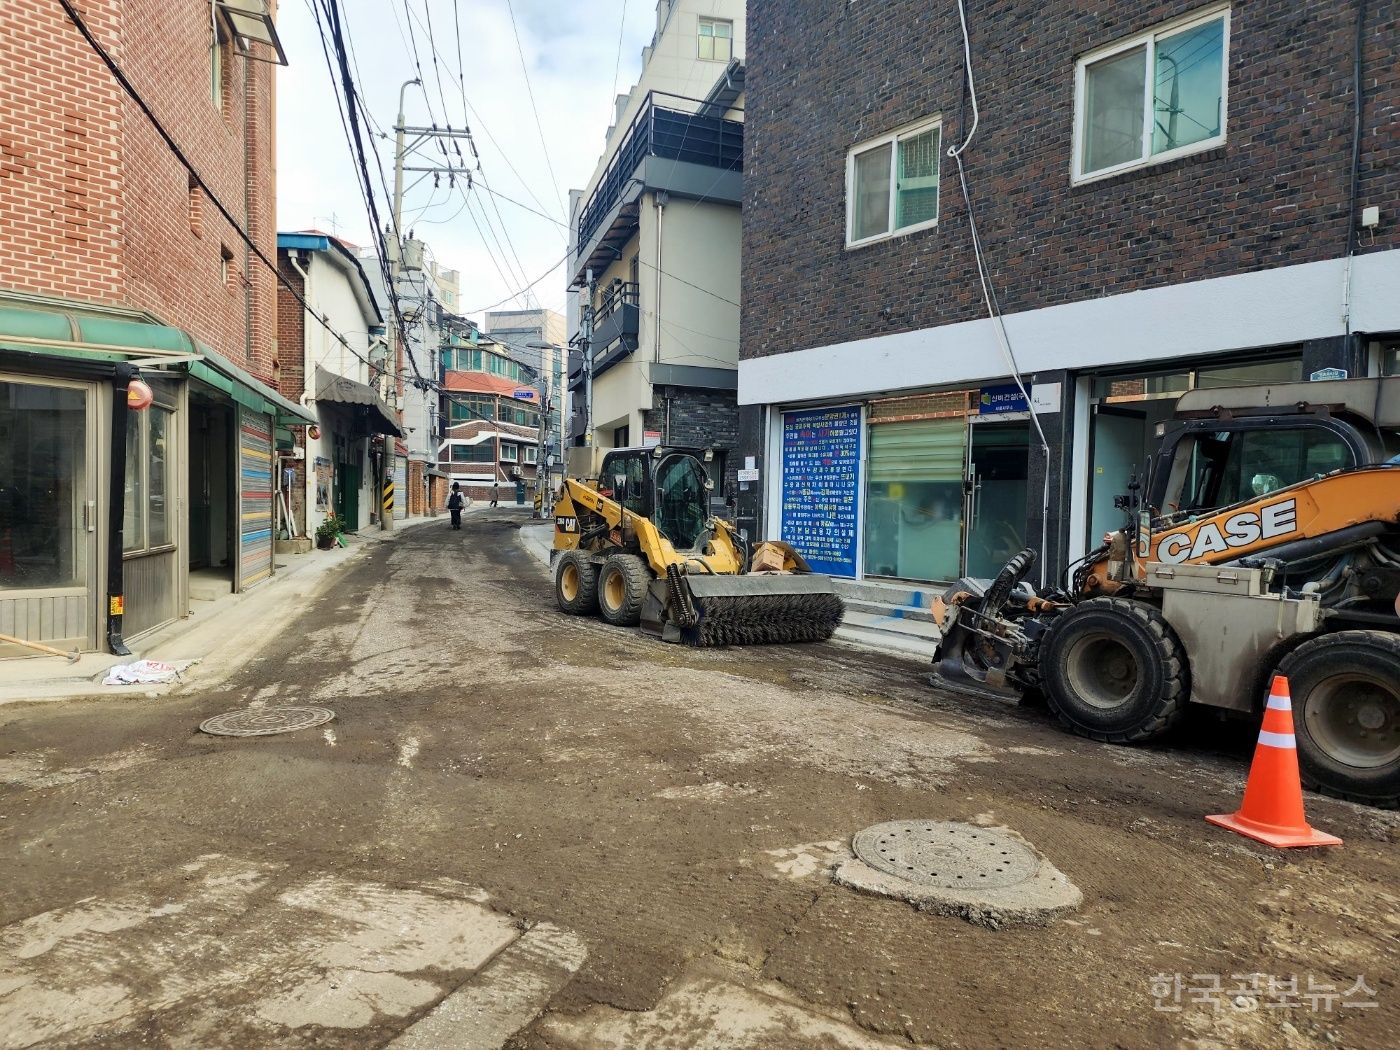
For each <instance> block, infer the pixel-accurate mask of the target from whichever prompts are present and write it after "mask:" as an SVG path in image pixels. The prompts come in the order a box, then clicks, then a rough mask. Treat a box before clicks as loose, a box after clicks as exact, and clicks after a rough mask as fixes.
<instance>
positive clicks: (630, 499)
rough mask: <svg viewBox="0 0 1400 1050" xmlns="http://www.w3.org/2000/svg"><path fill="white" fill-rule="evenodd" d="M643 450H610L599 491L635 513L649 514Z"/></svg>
mask: <svg viewBox="0 0 1400 1050" xmlns="http://www.w3.org/2000/svg"><path fill="white" fill-rule="evenodd" d="M643 456H644V453H641V452H610V453H608V455H607V457H606V458H605V459H604V460H603V469H602V470H601V471H599V478H598V491H599V492H600V493H601V494H602V495H604V496H607V497H608V498H609V499H615V500H617V502H619V503H621V504H622V505H623V507H625V508H626V509H627V510H630V511H631V512H632V513H633V514H641V515H648V514H650V513H651V509H650V508H649V507H648V506H647V487H646V463H645V462H643Z"/></svg>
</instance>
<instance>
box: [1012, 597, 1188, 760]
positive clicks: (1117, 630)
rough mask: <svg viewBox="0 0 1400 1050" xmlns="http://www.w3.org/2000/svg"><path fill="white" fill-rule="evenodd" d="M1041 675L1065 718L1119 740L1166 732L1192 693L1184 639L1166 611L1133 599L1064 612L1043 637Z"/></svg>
mask: <svg viewBox="0 0 1400 1050" xmlns="http://www.w3.org/2000/svg"><path fill="white" fill-rule="evenodd" d="M1040 677H1041V683H1042V684H1043V685H1044V687H1045V693H1046V699H1047V701H1048V702H1049V704H1050V709H1051V710H1052V711H1054V712H1055V714H1056V716H1057V717H1058V718H1059V719H1060V721H1061V722H1063V723H1064V724H1065V725H1066V726H1068V727H1069V728H1070V729H1072V730H1073V731H1074V732H1076V733H1078V734H1080V735H1081V736H1087V737H1092V738H1094V739H1095V740H1106V741H1109V742H1111V743H1115V744H1140V743H1143V742H1145V741H1148V740H1151V739H1152V738H1154V737H1157V736H1161V735H1162V734H1163V733H1165V732H1166V731H1167V730H1169V729H1171V728H1172V726H1173V725H1175V724H1176V722H1177V721H1178V720H1179V719H1180V718H1181V715H1182V713H1183V711H1184V709H1185V706H1186V701H1187V699H1188V698H1189V697H1190V695H1191V688H1190V681H1189V678H1190V667H1189V665H1188V663H1187V660H1186V653H1185V652H1184V651H1183V649H1182V646H1181V640H1180V639H1178V638H1177V636H1176V634H1175V633H1174V632H1173V631H1172V629H1171V627H1170V626H1168V624H1167V621H1166V619H1165V618H1164V617H1163V616H1162V614H1161V612H1159V611H1158V610H1157V609H1155V608H1153V607H1152V606H1151V605H1145V604H1143V603H1142V602H1136V601H1130V600H1128V599H1125V598H1095V599H1093V600H1092V601H1087V602H1084V603H1083V604H1081V605H1076V606H1075V607H1074V608H1072V609H1070V610H1069V611H1068V612H1065V613H1063V614H1061V616H1060V617H1059V618H1058V619H1057V620H1055V622H1054V623H1053V624H1052V625H1051V627H1050V630H1049V631H1048V632H1047V633H1046V636H1045V640H1044V642H1042V643H1041V647H1040Z"/></svg>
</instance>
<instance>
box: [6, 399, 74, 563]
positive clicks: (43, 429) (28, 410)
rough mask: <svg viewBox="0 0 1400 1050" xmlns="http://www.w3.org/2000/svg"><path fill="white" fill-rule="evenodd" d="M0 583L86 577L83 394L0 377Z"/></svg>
mask: <svg viewBox="0 0 1400 1050" xmlns="http://www.w3.org/2000/svg"><path fill="white" fill-rule="evenodd" d="M0 448H3V449H5V450H6V451H5V454H4V455H3V456H0V589H9V588H53V587H80V586H83V585H84V584H85V583H86V582H87V571H88V543H87V527H86V522H85V520H84V514H85V500H86V478H87V394H86V393H85V392H84V391H82V390H77V389H71V388H66V387H56V386H44V385H40V384H37V383H18V382H3V381H0Z"/></svg>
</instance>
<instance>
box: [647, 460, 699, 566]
mask: <svg viewBox="0 0 1400 1050" xmlns="http://www.w3.org/2000/svg"><path fill="white" fill-rule="evenodd" d="M707 480H708V479H707V477H706V475H705V468H704V467H702V466H701V465H700V464H699V463H698V462H697V461H696V460H695V459H694V458H692V457H691V456H667V457H666V458H665V459H663V460H662V461H661V463H660V465H659V466H658V467H657V468H656V527H657V528H658V529H660V530H661V534H662V535H663V536H665V537H666V538H667V539H668V540H670V541H671V544H672V546H674V547H675V548H676V549H677V550H692V549H694V547H695V545H696V543H697V541H698V540H699V539H700V534H701V533H702V532H704V531H705V521H706V519H707V517H708V515H707V514H706V511H705V508H706V506H707V505H708V503H709V488H708V485H707Z"/></svg>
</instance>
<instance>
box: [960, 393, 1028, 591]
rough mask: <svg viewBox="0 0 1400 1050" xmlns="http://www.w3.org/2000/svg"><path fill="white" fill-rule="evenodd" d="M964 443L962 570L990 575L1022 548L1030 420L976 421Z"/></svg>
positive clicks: (975, 574) (973, 573)
mask: <svg viewBox="0 0 1400 1050" xmlns="http://www.w3.org/2000/svg"><path fill="white" fill-rule="evenodd" d="M968 429H969V430H970V431H971V434H970V435H969V438H968V443H967V484H966V486H965V489H966V492H967V500H966V508H965V510H964V517H963V520H964V521H966V522H967V528H966V529H965V530H964V533H963V564H964V566H965V568H964V573H965V574H966V575H968V576H971V577H974V578H979V577H980V578H990V577H993V576H995V575H996V574H997V573H998V572H1000V571H1001V567H1002V566H1003V565H1005V564H1006V562H1007V561H1008V560H1009V559H1010V558H1011V557H1012V556H1013V555H1015V554H1016V553H1017V552H1018V551H1020V549H1021V548H1022V547H1024V546H1025V540H1026V481H1027V475H1028V467H1029V451H1030V441H1031V428H1030V423H1029V422H1026V421H1016V422H1005V423H974V424H972V425H971V426H970V427H969V428H968Z"/></svg>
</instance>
